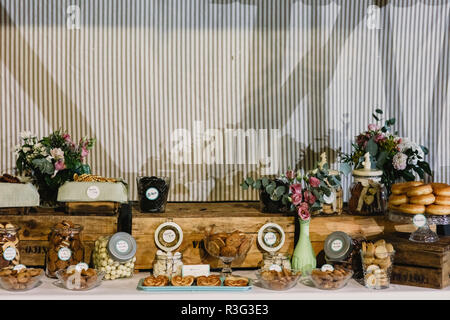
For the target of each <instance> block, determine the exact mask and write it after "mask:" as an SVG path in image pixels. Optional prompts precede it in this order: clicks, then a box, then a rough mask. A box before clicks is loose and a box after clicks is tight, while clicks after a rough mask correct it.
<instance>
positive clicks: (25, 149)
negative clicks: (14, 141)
mask: <svg viewBox="0 0 450 320" xmlns="http://www.w3.org/2000/svg"><path fill="white" fill-rule="evenodd" d="M22 151H23V152H25V153H28V152H30V151H31V148H28V147H23V149H22Z"/></svg>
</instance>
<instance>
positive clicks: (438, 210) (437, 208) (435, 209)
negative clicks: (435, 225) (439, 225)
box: [426, 204, 450, 215]
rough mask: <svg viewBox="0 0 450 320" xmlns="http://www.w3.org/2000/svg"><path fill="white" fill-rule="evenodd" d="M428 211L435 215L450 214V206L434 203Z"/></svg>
mask: <svg viewBox="0 0 450 320" xmlns="http://www.w3.org/2000/svg"><path fill="white" fill-rule="evenodd" d="M426 213H428V214H435V215H447V214H450V206H441V205H437V204H432V205H431V206H428V207H427V209H426Z"/></svg>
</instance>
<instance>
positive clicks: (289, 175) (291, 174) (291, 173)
mask: <svg viewBox="0 0 450 320" xmlns="http://www.w3.org/2000/svg"><path fill="white" fill-rule="evenodd" d="M286 178H288V179H289V180H293V179H294V178H295V172H294V171H292V170H288V171H286Z"/></svg>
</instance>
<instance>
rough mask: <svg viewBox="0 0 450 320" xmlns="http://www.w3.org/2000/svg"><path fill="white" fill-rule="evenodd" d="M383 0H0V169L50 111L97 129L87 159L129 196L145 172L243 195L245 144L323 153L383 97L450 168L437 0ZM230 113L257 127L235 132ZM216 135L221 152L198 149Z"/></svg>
mask: <svg viewBox="0 0 450 320" xmlns="http://www.w3.org/2000/svg"><path fill="white" fill-rule="evenodd" d="M384 2H385V4H384V6H383V7H382V8H381V9H380V10H379V11H377V10H374V7H371V5H373V1H306V0H305V1H294V0H286V1H275V0H273V1H270V0H261V1H257V0H254V1H252V0H246V1H244V0H242V1H231V0H211V1H206V0H189V1H182V0H178V1H168V0H167V1H166V0H161V1H118V0H116V1H106V0H104V1H74V0H72V1H59V0H53V1H25V0H17V1H12V0H0V19H1V20H0V79H1V83H0V126H1V128H0V134H1V145H0V171H12V170H13V168H14V161H15V158H14V154H13V147H14V145H15V144H17V143H18V134H19V132H20V131H23V130H31V131H34V132H36V133H37V134H38V135H44V134H48V133H49V131H50V130H53V129H57V128H60V127H62V128H66V129H67V130H68V131H69V132H71V133H72V135H73V136H75V137H78V138H79V137H81V136H84V135H91V136H95V137H96V138H97V139H98V145H97V146H96V148H95V151H94V152H93V154H91V155H90V158H89V162H90V164H91V165H92V167H93V168H94V171H95V172H96V173H98V174H102V175H106V176H114V177H117V176H120V177H123V178H124V179H126V180H128V181H129V182H130V185H131V196H132V198H136V197H137V196H136V190H135V189H136V188H135V182H134V180H135V177H136V176H137V175H139V174H155V175H168V176H171V178H172V190H171V194H170V200H173V201H184V200H187V201H218V200H244V199H251V198H252V199H256V193H250V192H242V191H241V190H240V188H239V183H240V180H241V179H242V177H243V176H245V175H247V174H253V175H257V174H259V173H261V172H263V171H262V169H261V162H260V161H259V160H261V159H259V157H256V159H253V160H255V161H254V162H255V163H254V164H250V163H249V162H251V161H250V160H252V159H250V158H251V155H252V154H255V152H256V151H258V153H257V154H260V155H263V156H264V154H265V153H267V155H269V156H271V157H272V159H271V160H270V161H272V164H273V161H274V159H275V158H273V156H275V155H277V156H279V158H278V160H280V162H279V169H281V168H286V167H287V166H289V165H295V164H297V165H299V166H301V167H303V168H306V169H307V168H309V167H311V165H312V164H313V163H314V162H315V161H317V160H318V158H319V154H320V153H321V152H322V151H326V152H327V153H328V155H329V157H330V158H331V159H332V160H335V158H336V155H337V151H338V150H343V151H349V150H350V140H351V139H352V137H353V136H354V135H356V134H357V133H358V132H360V131H361V130H363V129H365V127H366V125H367V124H368V123H369V121H370V119H371V112H372V111H373V109H374V108H375V107H380V108H383V109H384V110H386V112H387V113H388V115H389V116H396V117H398V120H399V121H398V126H397V128H398V129H399V131H400V133H401V134H402V135H404V136H409V137H410V138H412V139H414V140H417V141H418V142H420V143H422V144H424V145H427V146H429V147H430V150H431V152H432V154H431V157H430V158H429V161H430V162H431V164H432V168H433V169H434V170H435V175H436V180H443V181H447V182H450V179H449V176H450V172H449V166H450V161H449V158H450V148H449V147H450V143H449V136H450V129H449V126H448V123H449V121H450V110H449V97H448V89H449V81H448V80H449V20H450V17H449V15H450V4H449V1H384ZM317 3H320V5H319V4H317ZM70 5H77V6H78V7H79V8H80V11H79V13H80V14H79V18H80V19H79V21H80V25H79V27H80V28H79V29H76V28H75V29H73V28H72V27H73V26H74V25H75V26H76V22H77V20H76V13H75V14H74V13H72V11H70V10H69V12H68V7H69V6H70ZM375 9H376V8H375ZM68 20H69V21H68ZM74 23H75V24H74ZM177 129H184V130H186V131H175V130H177ZM207 129H213V130H207ZM214 129H215V130H216V131H214ZM227 129H228V131H227ZM230 129H242V130H248V129H255V130H256V131H255V132H256V133H257V134H260V135H261V136H258V137H260V139H257V140H254V141H252V142H250V143H249V144H248V145H245V144H239V143H232V140H231V138H230V137H233V136H232V135H233V134H234V133H236V132H238V133H239V131H232V130H230ZM264 129H278V130H279V132H280V136H281V137H280V138H279V144H278V145H279V149H278V150H276V149H275V150H273V146H270V144H269V142H270V139H269V138H268V137H270V134H271V133H272V134H276V133H277V132H276V131H274V130H272V131H264ZM249 132H251V131H247V133H249ZM177 133H178V136H177V135H176V134H177ZM180 133H181V137H180ZM188 133H190V135H189V134H188ZM240 133H241V134H242V133H243V131H241V132H240ZM202 134H203V136H202ZM205 135H206V137H205ZM189 136H191V137H190V138H191V141H189V140H187V138H189ZM212 136H214V137H215V139H216V140H215V142H214V141H212V140H211V137H212ZM274 136H275V135H272V137H274ZM181 138H184V140H183V143H185V145H184V146H185V147H186V146H188V145H189V142H190V143H191V144H192V145H189V146H190V148H185V149H183V150H184V151H185V152H184V153H183V154H182V155H183V156H184V157H185V158H184V163H183V161H180V159H179V158H177V157H176V155H180V152H179V151H180V149H179V148H180V146H181V145H182V144H180V141H181V140H176V139H181ZM203 139H206V140H207V142H204V140H203ZM177 141H178V142H177ZM235 141H237V140H235ZM272 141H273V140H272ZM220 143H222V144H223V149H220V150H222V154H223V156H224V157H225V158H226V159H228V158H229V159H228V160H224V161H223V162H225V163H215V162H214V161H213V163H208V161H211V159H212V158H211V157H210V156H209V152H208V151H209V150H210V149H211V148H212V147H214V146H216V147H218V146H220V145H221V144H220ZM205 145H206V148H204V147H205ZM201 146H203V147H201ZM264 147H267V149H264ZM177 148H178V149H177ZM208 148H209V149H208ZM254 148H255V149H254ZM259 148H263V149H262V151H261V152H259V150H260V149H259ZM187 150H191V151H192V154H191V156H192V157H191V159H192V161H191V164H189V163H186V162H187V161H186V157H187V156H189V153H187V152H186V151H187ZM218 150H219V149H217V148H216V153H215V157H216V160H217V159H219V160H220V155H221V153H220V152H217V151H218ZM255 150H256V151H255ZM264 150H268V151H264ZM176 152H178V154H177V153H176ZM239 152H241V153H242V155H243V156H245V157H244V158H243V159H239V155H241V154H240V153H239ZM230 155H231V156H230ZM203 157H204V158H203ZM227 157H228V158H227ZM266 160H267V159H266ZM266 160H264V159H262V160H261V161H262V162H267V161H266ZM180 162H181V163H180ZM216 162H220V161H218V160H217V161H216ZM258 162H259V164H258Z"/></svg>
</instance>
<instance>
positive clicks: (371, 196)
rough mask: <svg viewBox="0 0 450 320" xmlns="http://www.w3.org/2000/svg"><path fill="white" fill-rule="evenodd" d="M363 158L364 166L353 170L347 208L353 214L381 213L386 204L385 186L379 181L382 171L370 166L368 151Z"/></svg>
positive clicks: (384, 209)
mask: <svg viewBox="0 0 450 320" xmlns="http://www.w3.org/2000/svg"><path fill="white" fill-rule="evenodd" d="M364 158H365V160H364V162H363V166H364V168H363V169H355V170H353V179H354V180H353V183H352V184H351V186H350V199H349V201H348V210H349V213H350V214H354V215H382V214H384V212H385V211H386V205H387V191H386V187H385V186H384V184H383V183H382V182H381V176H382V175H383V171H381V170H377V169H372V168H371V165H372V164H371V161H370V154H369V153H366V154H365V155H364Z"/></svg>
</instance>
